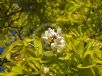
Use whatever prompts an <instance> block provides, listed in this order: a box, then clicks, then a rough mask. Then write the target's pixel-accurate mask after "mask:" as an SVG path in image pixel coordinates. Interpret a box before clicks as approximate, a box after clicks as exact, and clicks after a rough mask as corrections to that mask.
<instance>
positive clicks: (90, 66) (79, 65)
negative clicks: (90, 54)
mask: <svg viewBox="0 0 102 76" xmlns="http://www.w3.org/2000/svg"><path fill="white" fill-rule="evenodd" d="M94 66H96V64H92V65H88V66H82V64H78V65H77V67H78V68H92V67H94Z"/></svg>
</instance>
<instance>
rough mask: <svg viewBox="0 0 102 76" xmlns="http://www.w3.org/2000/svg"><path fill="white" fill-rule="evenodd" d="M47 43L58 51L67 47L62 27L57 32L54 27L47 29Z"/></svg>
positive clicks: (45, 36) (45, 37) (45, 35)
mask: <svg viewBox="0 0 102 76" xmlns="http://www.w3.org/2000/svg"><path fill="white" fill-rule="evenodd" d="M43 38H44V39H45V40H46V41H45V42H46V43H47V44H51V45H50V46H51V48H52V49H53V50H54V49H56V50H57V52H61V51H62V50H63V49H64V48H65V40H64V37H63V35H62V32H61V28H58V29H57V32H55V30H54V29H51V28H49V29H48V30H47V31H45V34H44V37H43Z"/></svg>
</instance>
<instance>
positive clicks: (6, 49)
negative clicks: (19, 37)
mask: <svg viewBox="0 0 102 76" xmlns="http://www.w3.org/2000/svg"><path fill="white" fill-rule="evenodd" d="M19 44H20V41H16V42H14V43H12V44H11V45H10V46H8V47H7V48H5V50H4V51H3V53H2V55H1V56H0V57H1V58H4V57H5V56H6V55H8V54H9V52H10V51H11V50H12V49H13V48H14V47H15V46H16V45H19Z"/></svg>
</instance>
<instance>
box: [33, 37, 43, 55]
mask: <svg viewBox="0 0 102 76" xmlns="http://www.w3.org/2000/svg"><path fill="white" fill-rule="evenodd" d="M34 46H35V50H36V51H37V53H38V54H37V55H38V56H39V55H41V54H42V51H43V50H42V43H41V39H40V38H38V37H37V36H34Z"/></svg>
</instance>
